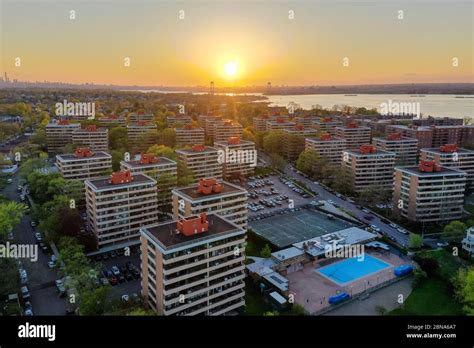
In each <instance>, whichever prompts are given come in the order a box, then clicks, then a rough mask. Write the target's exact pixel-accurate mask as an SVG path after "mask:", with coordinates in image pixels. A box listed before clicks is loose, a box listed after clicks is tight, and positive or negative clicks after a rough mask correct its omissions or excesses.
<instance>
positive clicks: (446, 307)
mask: <svg viewBox="0 0 474 348" xmlns="http://www.w3.org/2000/svg"><path fill="white" fill-rule="evenodd" d="M390 314H391V315H461V314H462V306H461V304H460V303H458V302H457V301H456V300H455V299H454V298H453V294H452V292H451V290H450V289H449V287H448V285H447V284H446V283H445V282H443V281H442V280H439V279H436V278H431V279H426V280H424V281H422V282H421V283H420V284H419V285H418V286H417V287H416V288H415V289H414V290H413V291H412V293H411V294H410V296H408V298H407V299H406V300H405V303H404V305H403V306H402V307H401V308H398V309H395V310H393V311H391V312H390Z"/></svg>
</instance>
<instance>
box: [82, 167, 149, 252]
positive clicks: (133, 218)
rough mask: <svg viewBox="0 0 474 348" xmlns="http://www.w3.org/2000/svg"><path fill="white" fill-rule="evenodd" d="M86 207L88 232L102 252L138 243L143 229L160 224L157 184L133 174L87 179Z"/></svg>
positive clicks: (142, 176)
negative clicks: (92, 234) (105, 249)
mask: <svg viewBox="0 0 474 348" xmlns="http://www.w3.org/2000/svg"><path fill="white" fill-rule="evenodd" d="M85 186H86V208H87V217H88V225H89V230H90V231H91V232H93V233H94V234H95V236H96V237H97V244H98V247H99V248H100V249H104V248H107V250H109V249H118V248H122V247H125V246H127V245H131V244H134V243H137V240H138V237H139V234H140V233H139V229H140V227H146V226H149V225H153V224H156V223H157V220H158V202H157V195H156V181H155V180H153V179H152V178H150V177H149V176H147V175H144V174H135V175H132V174H131V172H130V171H124V172H115V173H112V175H111V176H110V178H99V179H88V180H86V181H85Z"/></svg>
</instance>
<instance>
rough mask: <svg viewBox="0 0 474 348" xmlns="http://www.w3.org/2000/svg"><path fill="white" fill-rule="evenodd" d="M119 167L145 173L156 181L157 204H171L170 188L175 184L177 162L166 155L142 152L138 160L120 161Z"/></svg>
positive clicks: (133, 173)
mask: <svg viewBox="0 0 474 348" xmlns="http://www.w3.org/2000/svg"><path fill="white" fill-rule="evenodd" d="M120 169H121V170H122V171H130V172H131V173H132V175H136V174H146V175H148V176H149V177H150V178H152V179H154V180H156V182H157V187H156V189H157V195H158V206H159V207H160V208H162V207H163V206H167V205H171V190H172V189H173V188H175V187H176V184H177V175H178V174H177V163H176V162H175V161H173V160H170V159H169V158H166V157H156V156H155V155H153V154H142V155H141V156H140V159H139V160H134V161H121V162H120Z"/></svg>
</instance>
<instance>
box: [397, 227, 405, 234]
mask: <svg viewBox="0 0 474 348" xmlns="http://www.w3.org/2000/svg"><path fill="white" fill-rule="evenodd" d="M397 231H398V232H400V233H403V234H408V231H407V230H405V229H404V228H403V227H399V228H397Z"/></svg>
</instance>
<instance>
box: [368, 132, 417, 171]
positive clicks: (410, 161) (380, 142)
mask: <svg viewBox="0 0 474 348" xmlns="http://www.w3.org/2000/svg"><path fill="white" fill-rule="evenodd" d="M372 143H373V144H374V145H375V147H376V148H377V149H378V150H382V151H389V152H394V153H395V155H396V156H395V165H398V166H414V165H416V163H417V159H418V139H416V138H407V137H403V136H402V134H401V133H390V134H389V135H387V137H385V138H373V139H372Z"/></svg>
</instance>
